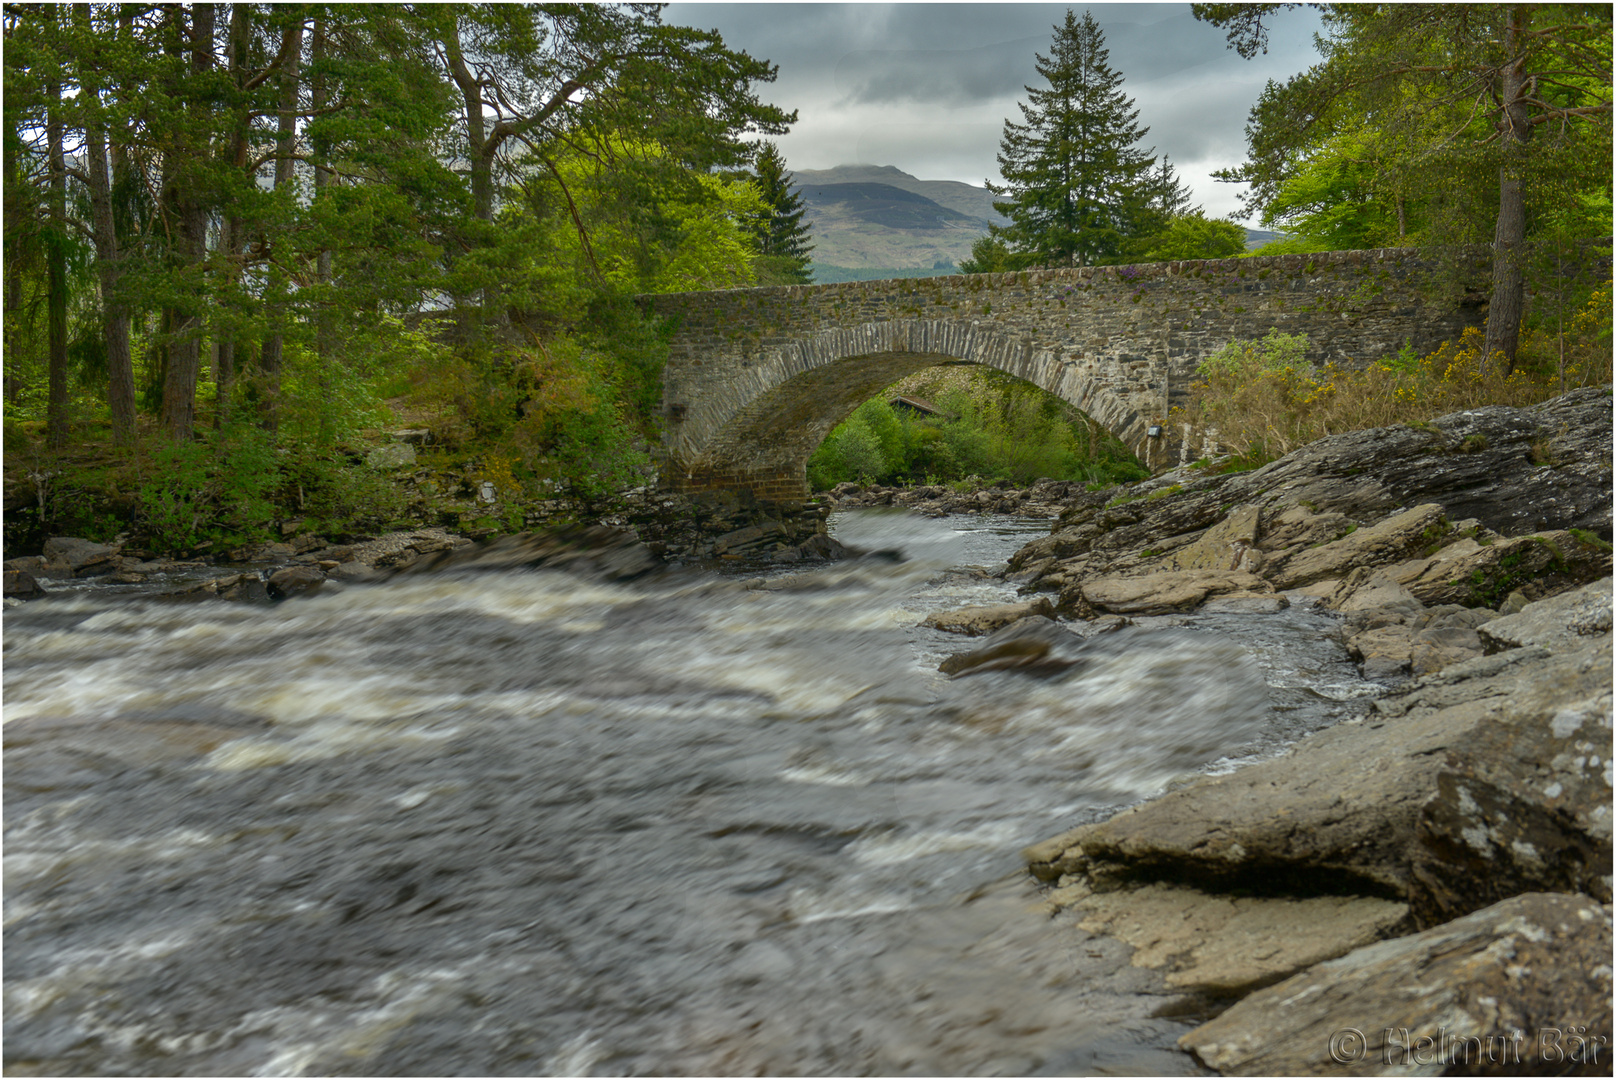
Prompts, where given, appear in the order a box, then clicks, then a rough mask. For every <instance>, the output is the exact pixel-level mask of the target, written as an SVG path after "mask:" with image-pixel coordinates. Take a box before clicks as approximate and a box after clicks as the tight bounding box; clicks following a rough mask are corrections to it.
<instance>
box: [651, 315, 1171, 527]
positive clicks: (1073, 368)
mask: <svg viewBox="0 0 1616 1080" xmlns="http://www.w3.org/2000/svg"><path fill="white" fill-rule="evenodd" d="M959 362H965V363H972V364H981V365H983V366H984V367H990V368H995V369H997V370H999V371H1003V372H1006V373H1008V374H1010V375H1014V376H1016V377H1017V378H1020V379H1025V380H1026V381H1027V382H1030V383H1032V384H1033V385H1034V386H1037V387H1038V388H1039V389H1041V390H1045V391H1048V392H1049V393H1051V394H1054V395H1055V396H1056V397H1058V398H1060V399H1061V400H1063V401H1065V402H1067V403H1068V404H1070V405H1072V406H1073V407H1075V408H1077V409H1080V410H1081V411H1083V412H1084V413H1086V414H1088V415H1089V416H1090V417H1091V418H1092V419H1094V420H1095V421H1096V422H1097V423H1099V424H1100V425H1101V426H1103V427H1105V428H1106V430H1108V431H1110V432H1111V433H1112V434H1114V435H1116V436H1117V437H1119V438H1120V439H1122V440H1123V442H1125V443H1127V444H1129V445H1130V446H1139V445H1141V444H1142V443H1143V441H1144V439H1145V422H1144V420H1143V419H1142V418H1141V417H1140V416H1139V414H1138V413H1137V412H1136V411H1135V410H1133V409H1131V408H1129V406H1128V404H1127V403H1126V402H1125V401H1123V400H1122V399H1121V398H1120V397H1118V396H1117V395H1116V394H1114V393H1113V392H1112V391H1111V390H1110V389H1109V388H1108V387H1106V386H1104V385H1103V384H1101V383H1100V382H1099V381H1098V380H1096V379H1093V378H1090V377H1086V376H1085V375H1084V374H1083V373H1082V371H1081V370H1080V369H1079V365H1078V364H1077V363H1076V362H1075V361H1072V360H1068V359H1063V358H1062V356H1061V354H1060V353H1059V352H1057V351H1055V350H1052V349H1047V348H1037V347H1036V346H1035V345H1034V344H1033V343H1032V342H1030V341H1028V340H1026V339H1025V338H1019V337H1017V336H1016V335H1014V334H1012V333H1008V332H1006V331H1005V330H1004V329H1003V328H1000V327H996V326H993V325H991V324H989V325H986V326H984V325H983V324H981V323H980V322H973V321H966V320H935V319H893V320H887V321H881V322H867V323H862V324H858V325H854V326H847V327H838V328H835V329H831V330H822V331H819V332H817V333H813V334H810V335H807V336H805V337H803V338H800V339H797V340H795V341H790V342H785V343H782V344H779V345H775V346H772V347H769V348H767V349H760V350H759V354H758V355H757V357H756V358H755V359H753V360H743V361H742V365H743V366H742V367H741V370H740V372H739V373H738V375H737V377H736V378H735V379H734V380H733V382H732V384H731V385H730V386H729V387H727V388H726V390H727V391H728V392H725V393H721V394H709V395H706V396H705V397H704V399H703V400H701V401H699V402H693V403H691V404H689V405H687V406H686V407H685V409H683V410H682V411H680V412H678V413H676V414H673V415H670V417H669V420H670V423H669V432H668V436H667V438H666V445H667V448H668V457H667V461H666V463H665V466H664V469H665V471H664V482H665V483H666V484H667V485H668V486H670V487H672V488H673V490H675V491H681V492H696V491H709V490H714V489H724V490H736V491H742V490H744V491H750V492H751V493H752V494H753V495H755V496H756V497H758V498H765V499H786V500H789V499H802V498H805V497H806V496H807V494H808V487H807V479H806V468H807V463H808V458H809V456H810V455H811V454H813V452H814V450H815V449H817V448H818V446H819V444H820V443H822V442H823V441H824V440H825V437H826V436H827V435H829V434H830V432H831V429H832V428H834V427H835V426H836V425H837V424H840V423H841V422H842V421H844V420H846V419H847V418H848V417H849V416H851V415H852V413H853V410H855V409H856V408H858V406H859V405H860V404H862V403H863V402H865V401H867V400H869V399H870V398H871V397H872V396H874V395H875V394H877V393H879V392H880V391H881V390H882V389H883V388H884V387H887V386H890V385H891V384H893V383H895V382H897V381H898V380H899V379H902V378H904V377H905V376H907V375H910V374H913V373H914V372H916V371H921V370H923V369H925V368H929V367H935V366H937V365H939V364H947V363H959ZM1162 377H1163V379H1164V380H1165V377H1166V374H1165V372H1163V373H1162ZM1163 385H1164V386H1165V382H1164V384H1163Z"/></svg>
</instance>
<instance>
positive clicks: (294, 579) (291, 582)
mask: <svg viewBox="0 0 1616 1080" xmlns="http://www.w3.org/2000/svg"><path fill="white" fill-rule="evenodd" d="M324 584H325V575H324V574H323V573H321V572H320V571H319V569H318V568H316V567H313V566H284V567H282V568H281V569H279V570H277V571H275V572H274V573H273V574H271V575H269V582H268V586H269V595H270V597H271V598H273V599H275V600H287V599H290V598H291V597H294V596H298V595H301V594H303V593H312V592H318V591H319V588H320V586H321V585H324Z"/></svg>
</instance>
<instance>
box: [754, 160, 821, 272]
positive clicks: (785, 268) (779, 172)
mask: <svg viewBox="0 0 1616 1080" xmlns="http://www.w3.org/2000/svg"><path fill="white" fill-rule="evenodd" d="M753 173H754V177H755V182H756V184H757V186H758V190H759V191H760V192H762V194H763V202H764V204H765V205H766V206H767V207H768V213H767V214H766V215H765V216H764V217H762V218H761V219H759V220H758V222H757V225H756V236H757V244H758V254H759V255H761V256H762V257H763V259H762V266H760V268H759V269H760V270H762V271H763V272H764V275H765V276H766V277H768V278H769V279H770V280H769V282H767V283H769V284H803V285H806V284H808V283H809V282H810V281H811V280H812V276H811V275H810V273H809V271H808V253H809V252H810V251H812V250H813V245H812V244H810V243H809V242H808V241H809V232H808V226H806V225H804V224H803V223H802V215H803V212H804V211H805V210H806V209H807V208H806V207H805V206H803V202H802V195H801V194H800V193H799V192H797V191H796V190H795V189H794V188H792V186H791V178H790V176H789V175H788V174H787V173H786V162H785V158H783V157H782V156H781V155H780V150H779V148H778V147H777V146H775V145H774V143H772V142H766V143H764V144H763V145H762V147H761V148H760V149H759V150H758V155H757V162H756V164H755V165H754V166H753Z"/></svg>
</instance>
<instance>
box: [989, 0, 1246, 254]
mask: <svg viewBox="0 0 1616 1080" xmlns="http://www.w3.org/2000/svg"><path fill="white" fill-rule="evenodd" d="M1036 68H1037V71H1038V74H1039V75H1041V76H1042V77H1043V78H1044V79H1045V80H1046V81H1047V82H1048V84H1049V85H1048V87H1047V88H1043V87H1032V86H1029V87H1026V91H1027V98H1028V100H1027V101H1026V102H1023V103H1020V109H1021V114H1022V122H1021V123H1017V122H1015V121H1013V120H1006V121H1005V124H1004V135H1003V138H1002V139H1001V140H1000V144H999V147H1000V148H999V171H1000V174H1001V175H1002V176H1003V178H1004V182H1003V183H1002V184H995V183H993V182H992V181H988V182H987V187H988V189H989V190H990V191H992V192H993V193H994V194H996V195H1003V196H1006V197H1007V198H1006V200H1005V201H1004V202H998V203H995V204H994V206H995V208H997V209H998V210H999V211H1000V212H1001V213H1003V214H1004V215H1005V216H1007V217H1008V218H1009V219H1010V224H1009V225H1005V226H993V227H992V229H991V230H990V232H989V235H988V236H986V237H984V238H982V239H981V240H980V241H978V242H977V243H976V244H974V245H973V246H972V250H971V258H970V259H969V260H967V261H966V262H964V263H962V264H961V267H960V268H961V270H963V271H964V272H966V273H981V272H986V271H993V270H1009V269H1017V268H1019V267H1024V266H1032V265H1039V266H1097V265H1105V264H1108V263H1120V262H1131V261H1147V260H1151V259H1156V258H1218V257H1221V256H1223V255H1225V254H1230V253H1233V252H1231V251H1230V250H1229V249H1228V244H1227V242H1226V241H1227V234H1228V233H1229V231H1230V230H1233V232H1235V233H1240V236H1241V244H1240V245H1239V246H1238V247H1236V248H1235V249H1233V251H1234V252H1238V251H1239V250H1242V249H1243V248H1244V233H1243V232H1240V230H1239V228H1238V227H1237V226H1234V225H1232V224H1230V223H1227V222H1225V223H1223V225H1226V226H1227V228H1226V229H1224V228H1209V227H1208V223H1207V222H1206V219H1205V217H1204V215H1202V214H1201V213H1200V211H1199V209H1198V208H1194V207H1191V206H1190V205H1189V203H1190V198H1189V192H1188V190H1187V189H1186V188H1185V187H1184V185H1183V184H1182V183H1181V182H1180V181H1179V180H1178V178H1177V176H1175V174H1174V172H1173V168H1172V164H1171V162H1170V161H1169V160H1168V158H1167V156H1166V155H1163V156H1162V157H1161V158H1160V159H1158V158H1156V156H1155V154H1154V151H1153V150H1149V149H1143V148H1141V147H1140V145H1139V144H1140V142H1141V140H1143V139H1144V137H1145V135H1146V134H1148V133H1149V130H1150V129H1149V128H1147V127H1143V126H1141V125H1140V124H1139V123H1138V119H1139V110H1138V109H1136V108H1135V107H1134V103H1133V99H1132V98H1130V97H1128V96H1127V95H1126V94H1125V93H1124V92H1123V90H1122V81H1123V79H1122V74H1121V73H1120V72H1118V71H1117V70H1115V69H1114V68H1112V67H1111V64H1110V52H1109V50H1107V49H1106V47H1105V35H1104V34H1103V33H1101V31H1100V27H1099V25H1098V24H1097V23H1095V21H1094V19H1093V17H1092V16H1091V15H1090V14H1089V13H1088V12H1084V14H1083V17H1082V19H1081V20H1080V19H1078V18H1077V17H1076V16H1075V15H1074V14H1073V13H1072V12H1071V11H1068V12H1067V13H1066V19H1065V21H1064V22H1063V23H1062V24H1061V25H1059V26H1056V27H1055V37H1054V42H1053V45H1052V47H1051V49H1050V54H1049V55H1048V56H1044V55H1042V54H1036ZM1181 219H1182V220H1181ZM1169 233H1171V237H1170V238H1169V237H1168V234H1169ZM1197 239H1200V240H1204V241H1206V243H1205V244H1197V243H1195V242H1194V241H1196V240H1197ZM1167 251H1171V252H1174V254H1172V255H1165V254H1162V253H1163V252H1167ZM1152 253H1155V254H1152Z"/></svg>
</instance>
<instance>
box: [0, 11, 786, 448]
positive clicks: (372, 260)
mask: <svg viewBox="0 0 1616 1080" xmlns="http://www.w3.org/2000/svg"><path fill="white" fill-rule="evenodd" d="M4 34H5V57H4V65H5V98H4V110H5V111H4V118H5V127H4V138H5V163H4V164H5V179H6V206H5V213H6V220H5V237H4V243H5V256H6V258H5V292H4V298H5V320H6V326H5V328H6V352H5V393H6V399H7V408H8V412H7V417H8V421H10V420H12V419H13V418H15V417H20V416H21V415H23V413H26V412H28V410H31V409H32V408H33V404H32V403H33V402H34V401H35V400H36V399H44V400H43V401H42V402H41V404H43V405H45V406H47V407H45V408H42V409H40V410H39V412H40V414H41V415H44V416H45V417H46V421H47V427H48V429H49V434H50V438H49V441H50V442H51V443H52V444H53V445H57V446H60V445H63V444H64V443H65V442H66V441H67V436H68V431H69V428H70V426H71V425H72V424H74V423H85V422H88V418H90V417H93V416H94V415H95V414H96V413H97V410H102V411H101V412H100V415H101V416H103V417H105V418H106V421H105V422H108V423H109V424H110V427H109V430H110V431H111V433H112V434H113V435H114V436H115V438H116V439H117V440H118V441H119V442H120V443H121V444H123V445H126V446H127V445H132V444H133V443H134V441H135V440H136V438H137V436H138V435H139V433H140V431H141V430H142V427H141V425H142V424H146V425H147V426H148V427H149V426H150V425H149V420H148V418H149V417H151V416H152V415H153V414H155V415H156V418H157V419H158V421H159V422H160V426H161V428H162V429H163V431H164V432H165V434H166V437H167V438H168V439H170V440H172V441H174V442H176V443H182V442H187V441H189V440H192V439H194V438H199V437H201V436H202V435H203V433H204V431H205V430H206V429H207V428H208V427H209V426H211V427H215V428H218V429H220V430H221V431H223V430H224V429H225V428H229V427H232V426H237V427H239V426H240V425H241V424H248V425H250V426H253V427H255V428H257V429H260V430H262V431H264V432H267V433H268V434H267V436H266V437H267V438H268V439H269V440H270V445H274V446H278V447H279V448H280V450H281V451H288V452H290V451H291V450H296V451H297V452H299V453H302V452H303V451H304V450H305V449H307V448H308V447H310V446H329V445H330V444H331V441H332V440H334V439H338V438H339V437H340V436H341V433H342V432H344V431H351V430H354V429H355V426H356V425H358V426H363V425H364V424H366V423H369V422H370V419H369V417H370V413H369V412H367V410H369V409H371V405H367V404H365V402H364V401H363V400H362V399H364V398H365V397H366V395H371V398H370V400H371V402H372V404H373V403H374V400H375V398H374V395H375V394H378V393H381V392H382V389H381V388H384V387H386V386H388V385H392V386H395V387H396V386H397V385H398V384H399V380H400V379H402V378H406V377H407V378H408V379H410V380H412V383H413V385H416V386H417V387H418V388H419V387H428V388H436V389H434V390H432V393H440V394H441V395H442V396H443V400H445V401H454V402H459V403H460V404H458V405H455V406H454V407H455V408H457V409H459V410H460V411H461V412H462V413H464V415H465V418H466V421H467V424H468V425H469V426H468V427H467V430H468V431H470V430H479V431H489V430H494V429H498V430H501V431H503V430H506V429H507V428H509V427H510V425H511V423H513V422H517V421H521V422H523V423H525V422H526V421H525V420H523V417H525V416H528V415H533V416H535V417H536V415H537V414H536V413H535V410H536V409H537V410H539V411H543V410H544V409H545V408H548V407H549V406H546V405H545V404H544V403H545V402H548V401H554V402H559V401H561V400H563V399H567V400H571V401H573V403H574V404H575V405H577V404H579V403H582V404H581V406H580V407H582V408H584V409H585V411H588V409H596V411H597V412H599V413H600V415H601V416H602V417H603V418H605V419H603V420H602V425H604V426H597V427H598V430H605V429H606V428H612V427H613V425H614V424H617V425H618V427H616V428H613V430H615V431H619V434H621V431H620V430H619V429H620V428H621V426H622V424H627V425H629V427H633V426H635V425H639V426H641V427H645V426H647V425H649V424H650V423H652V422H653V421H652V418H651V417H650V416H649V414H648V413H646V412H645V411H644V408H643V406H644V402H643V399H644V397H645V394H644V393H643V392H642V390H643V384H646V383H647V381H648V380H650V379H652V378H654V374H653V370H652V369H653V368H654V362H653V360H652V359H651V358H652V357H653V356H654V355H655V350H656V346H655V342H654V334H652V335H651V336H649V337H648V336H647V334H648V333H649V330H647V329H645V328H640V327H638V326H637V324H636V319H637V318H638V317H637V316H634V315H633V314H632V311H631V310H630V308H631V306H630V305H627V304H626V303H625V300H626V297H628V296H629V295H631V294H634V293H639V292H647V291H657V290H664V289H691V288H709V287H728V286H733V285H748V284H752V283H754V282H755V281H756V264H757V262H758V259H759V258H760V256H761V252H760V247H759V241H758V238H757V237H756V236H755V235H754V232H753V230H752V225H753V223H754V222H756V221H757V220H758V219H759V217H760V215H762V214H763V213H764V204H763V203H762V201H761V197H760V195H759V192H758V191H757V188H756V187H755V186H754V185H753V184H751V183H749V182H746V181H743V180H733V179H725V177H726V176H732V175H733V174H734V171H735V170H736V169H738V168H741V167H743V166H745V165H747V164H748V163H750V162H751V161H752V160H753V158H754V156H755V155H756V153H757V150H758V140H759V138H760V137H762V136H767V135H775V134H779V133H782V132H784V131H785V130H787V128H788V126H789V125H790V124H791V123H793V122H794V121H795V114H794V113H792V112H788V111H786V110H783V109H780V108H778V107H776V106H774V105H772V104H769V103H767V102H766V101H764V100H763V99H761V98H760V97H759V91H760V88H762V87H765V86H766V85H767V84H768V83H769V82H770V81H772V80H773V78H774V75H775V68H774V67H773V65H771V64H769V63H768V62H767V61H764V60H760V59H757V58H755V57H752V56H749V55H748V54H746V53H745V52H742V51H739V50H736V49H732V48H729V47H728V46H727V45H725V43H724V42H723V40H722V39H721V38H720V36H719V35H718V34H717V33H716V32H713V31H700V30H694V29H690V28H686V27H680V26H670V25H666V24H664V23H663V22H662V21H661V16H660V14H659V9H658V8H657V7H656V6H654V5H615V4H494V3H489V4H457V5H436V6H435V5H410V6H382V5H368V4H366V5H346V4H307V3H293V4H201V3H198V4H117V5H113V4H83V5H72V6H56V5H46V4H12V5H8V6H7V7H6V8H5V12H4ZM603 334H605V335H607V336H608V337H609V336H610V335H611V334H618V335H620V336H622V335H626V337H623V340H625V341H626V340H630V339H632V340H633V341H635V342H638V343H639V344H637V345H635V346H634V347H633V348H632V349H631V348H629V347H627V346H622V347H619V345H617V344H613V343H612V342H611V341H607V340H605V338H602V337H601V335H603ZM591 335H592V336H593V339H594V340H595V344H594V345H587V344H585V339H586V338H591ZM563 339H566V340H570V341H572V344H566V343H565V341H564V340H563ZM513 350H514V352H513ZM541 352H542V353H543V355H540V353H541ZM518 353H520V354H521V355H522V356H524V357H526V359H523V360H521V361H520V362H514V361H513V359H512V357H513V356H514V355H516V354H518ZM545 357H548V359H545ZM522 372H526V374H522ZM534 379H537V380H539V381H540V382H542V381H543V380H545V379H551V380H555V381H556V385H557V386H558V387H565V386H573V387H575V388H576V387H584V386H587V387H590V388H592V389H589V390H588V392H587V393H585V392H583V391H582V390H579V391H578V392H577V393H572V392H570V391H569V392H566V393H558V394H557V395H549V396H547V395H546V394H545V393H538V392H534V391H535V386H534V385H533V384H532V381H533V380H534ZM502 380H503V384H502V385H504V384H509V385H506V386H505V389H501V388H500V387H498V386H496V385H495V384H496V383H501V381H502ZM512 380H514V382H513V381H512ZM524 380H525V381H524ZM518 385H521V386H526V387H527V389H525V390H522V391H521V394H526V398H525V403H524V399H523V398H522V397H521V394H518V396H517V398H516V399H514V400H515V403H513V404H509V405H508V406H507V405H501V406H498V407H495V406H492V405H487V404H478V400H479V398H481V399H482V400H483V401H484V402H485V403H486V402H490V401H495V400H503V395H504V394H505V393H506V390H507V389H510V388H511V387H515V386H518ZM394 392H396V390H395V391H394ZM423 392H424V391H423ZM512 392H515V391H514V390H513V391H512ZM591 403H593V404H591ZM635 403H639V404H635ZM70 404H71V405H72V408H69V405H70ZM19 409H22V410H23V413H19ZM501 409H503V410H505V411H504V412H500V410H501ZM635 410H640V411H639V412H636V411H635ZM496 414H497V415H496ZM608 414H610V416H608ZM75 417H77V419H75ZM612 417H616V418H617V419H611V418H612ZM608 420H609V421H610V422H607V421H608ZM210 421H211V424H209V422H210ZM619 421H621V423H619ZM287 425H290V427H289V428H288V427H287ZM490 425H492V426H490ZM529 426H530V427H531V428H532V430H533V431H539V430H540V429H543V428H544V425H543V424H541V423H539V421H538V420H537V419H534V421H533V423H532V424H531V425H529ZM545 430H549V429H545ZM623 430H626V429H623ZM277 432H279V434H277ZM551 436H553V437H551ZM551 436H546V437H544V438H540V437H537V436H535V437H534V438H533V439H530V440H529V441H528V449H527V450H526V451H524V453H525V454H526V457H525V459H524V460H525V461H526V463H527V464H526V467H527V468H529V470H530V472H531V473H532V474H533V475H535V476H537V475H538V474H539V473H542V472H544V470H545V469H548V468H550V467H551V465H553V463H554V460H555V455H556V454H558V453H562V452H563V447H564V445H570V446H573V447H574V449H573V450H571V451H566V452H568V453H574V454H576V453H577V452H578V451H577V449H576V448H577V447H578V446H580V445H582V444H581V443H579V441H578V440H579V438H580V437H581V436H579V433H578V432H577V431H571V433H570V434H567V433H561V432H559V429H556V430H555V431H552V432H551ZM221 437H222V436H221ZM591 437H592V436H591ZM613 437H614V438H615V437H617V436H615V435H614V436H613ZM546 438H549V441H548V442H546ZM568 440H571V442H570V443H569V442H568ZM585 441H587V440H585ZM311 452H312V451H311ZM320 452H321V453H323V452H324V451H320ZM547 461H548V462H550V463H551V464H550V465H547V464H545V462H547Z"/></svg>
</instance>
